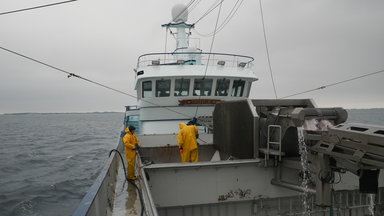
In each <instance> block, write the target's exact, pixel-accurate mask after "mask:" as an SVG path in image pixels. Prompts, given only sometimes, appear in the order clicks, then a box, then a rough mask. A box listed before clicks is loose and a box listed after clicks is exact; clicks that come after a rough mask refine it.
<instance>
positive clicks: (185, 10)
mask: <svg viewBox="0 0 384 216" xmlns="http://www.w3.org/2000/svg"><path fill="white" fill-rule="evenodd" d="M195 1H196V0H191V1H190V2H189V3H188V4H187V6H186V7H185V8H184V9H183V10H182V11H181V12H180V13H179V14H178V15H177V16H176V17H175V18H173V19H172V20H171V21H170V23H171V22H172V21H176V20H177V19H178V18H179V17H180V16H181V15H182V14H184V13H185V12H186V13H188V8H189V7H190V6H191V5H192V4H193V3H194V2H195Z"/></svg>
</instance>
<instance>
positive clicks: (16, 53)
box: [0, 46, 191, 118]
mask: <svg viewBox="0 0 384 216" xmlns="http://www.w3.org/2000/svg"><path fill="white" fill-rule="evenodd" d="M0 49H2V50H4V51H7V52H10V53H12V54H15V55H18V56H20V57H23V58H26V59H28V60H31V61H34V62H36V63H38V64H42V65H44V66H47V67H50V68H52V69H55V70H57V71H60V72H62V73H65V74H67V75H68V78H70V77H76V78H79V79H82V80H84V81H87V82H90V83H93V84H95V85H98V86H101V87H104V88H107V89H110V90H112V91H115V92H118V93H120V94H123V95H126V96H129V97H132V98H135V99H138V98H137V97H136V96H134V95H131V94H129V93H126V92H123V91H121V90H118V89H115V88H112V87H109V86H107V85H104V84H102V83H99V82H96V81H93V80H90V79H88V78H85V77H82V76H80V75H77V74H74V73H71V72H69V71H67V70H63V69H60V68H58V67H55V66H52V65H50V64H47V63H44V62H42V61H39V60H36V59H34V58H31V57H28V56H26V55H23V54H20V53H18V52H15V51H12V50H9V49H6V48H4V47H1V46H0ZM141 100H142V101H144V102H147V103H149V104H151V105H155V106H159V107H161V108H163V109H166V110H169V111H171V112H174V113H177V114H180V115H182V116H185V117H187V118H191V116H189V115H186V114H184V113H181V112H178V111H176V110H173V109H170V108H168V107H163V106H161V105H159V104H156V103H153V102H151V101H148V100H144V99H141Z"/></svg>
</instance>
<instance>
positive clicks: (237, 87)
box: [231, 80, 245, 97]
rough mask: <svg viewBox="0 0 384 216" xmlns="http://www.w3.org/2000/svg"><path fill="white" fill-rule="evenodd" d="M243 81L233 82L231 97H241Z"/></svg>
mask: <svg viewBox="0 0 384 216" xmlns="http://www.w3.org/2000/svg"><path fill="white" fill-rule="evenodd" d="M244 86H245V81H244V80H234V81H233V85H232V94H231V96H232V97H241V96H243V93H244Z"/></svg>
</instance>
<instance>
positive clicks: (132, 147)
mask: <svg viewBox="0 0 384 216" xmlns="http://www.w3.org/2000/svg"><path fill="white" fill-rule="evenodd" d="M135 130H136V128H135V127H134V126H132V125H130V126H129V127H127V128H126V129H125V132H127V134H125V136H124V137H123V142H124V146H125V157H126V158H127V162H128V179H130V180H136V179H137V177H136V176H135V164H136V154H137V152H136V151H137V150H138V149H139V148H140V142H139V140H138V139H137V137H136V133H135Z"/></svg>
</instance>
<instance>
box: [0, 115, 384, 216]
mask: <svg viewBox="0 0 384 216" xmlns="http://www.w3.org/2000/svg"><path fill="white" fill-rule="evenodd" d="M348 113H349V118H348V122H357V123H366V124H376V125H384V109H369V110H348ZM123 120H124V113H83V114H17V115H0V215H1V216H29V215H33V216H40V215H41V216H51V215H55V216H56V215H57V216H60V215H63V216H64V215H71V214H72V213H73V211H74V210H75V209H76V207H77V205H78V204H79V203H80V201H81V199H82V198H83V196H84V195H85V193H86V192H87V191H88V189H89V187H90V186H91V185H92V184H93V181H94V180H95V179H96V177H97V176H98V174H99V172H100V170H101V169H102V167H103V166H104V163H105V161H106V160H107V159H108V154H109V151H110V150H111V149H113V148H115V147H116V146H117V142H118V138H119V136H120V130H121V125H122V123H123Z"/></svg>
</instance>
